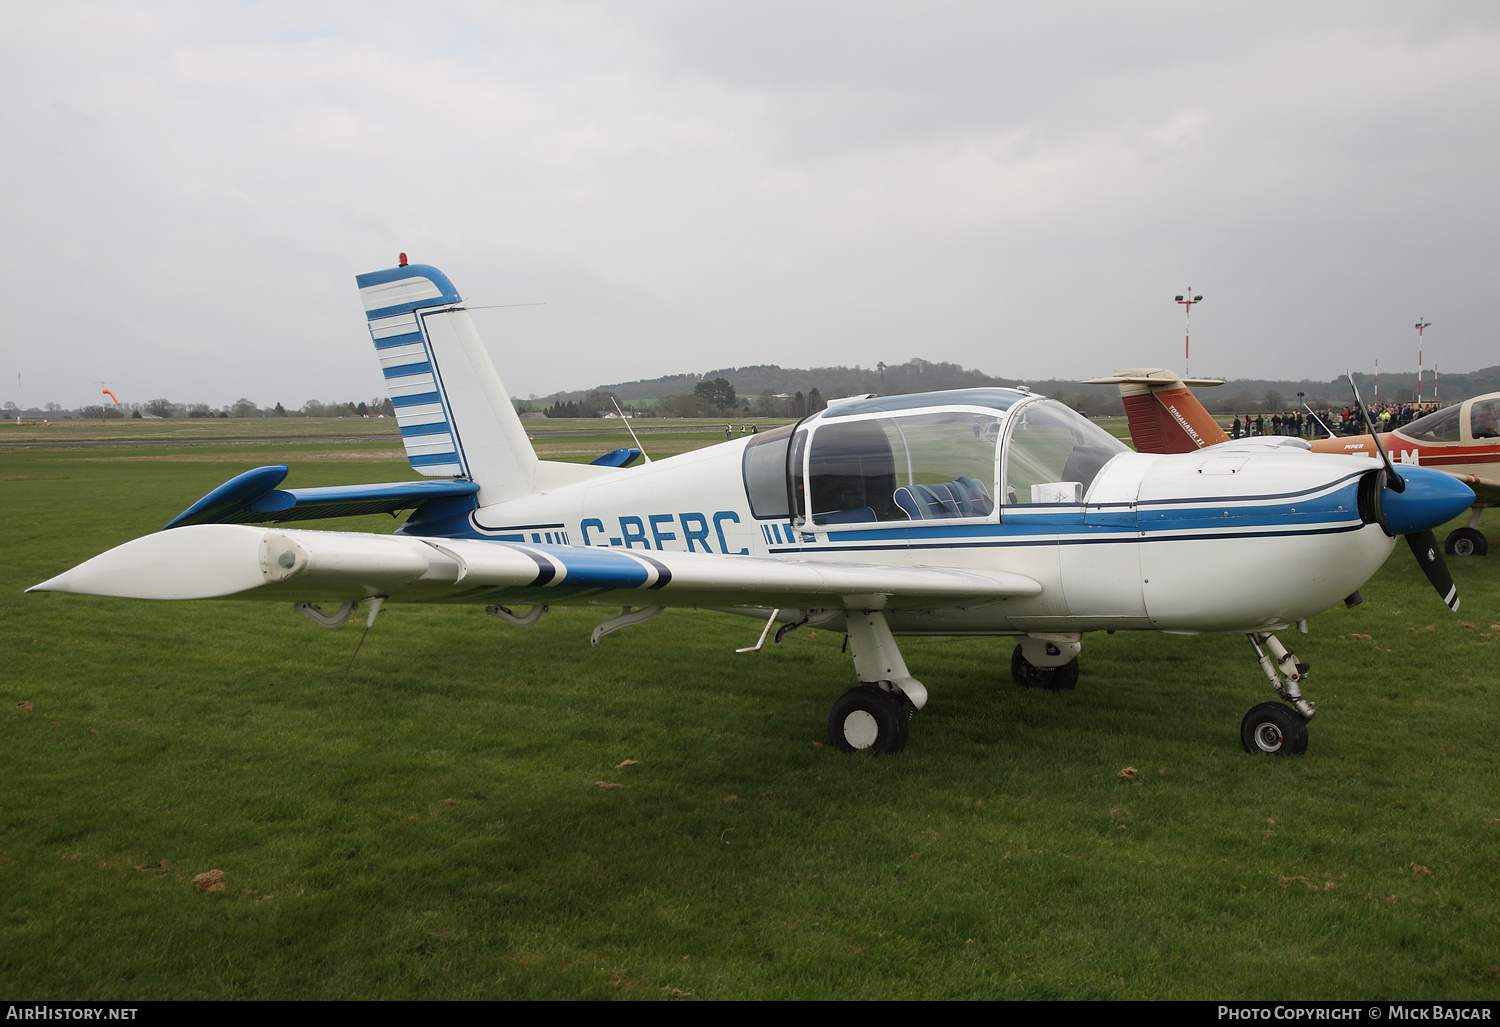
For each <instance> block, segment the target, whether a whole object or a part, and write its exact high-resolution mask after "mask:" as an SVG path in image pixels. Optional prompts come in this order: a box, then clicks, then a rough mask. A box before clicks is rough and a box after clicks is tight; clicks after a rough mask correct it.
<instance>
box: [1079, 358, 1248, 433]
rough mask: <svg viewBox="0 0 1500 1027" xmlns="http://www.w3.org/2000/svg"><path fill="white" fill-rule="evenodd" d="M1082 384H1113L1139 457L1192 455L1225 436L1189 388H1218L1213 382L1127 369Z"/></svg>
mask: <svg viewBox="0 0 1500 1027" xmlns="http://www.w3.org/2000/svg"><path fill="white" fill-rule="evenodd" d="M1084 384H1086V385H1118V386H1119V387H1120V398H1121V399H1122V400H1123V401H1124V402H1125V416H1126V417H1127V418H1129V420H1130V438H1131V441H1133V442H1134V443H1135V448H1136V450H1137V451H1139V452H1141V453H1191V452H1193V451H1195V450H1198V449H1202V448H1204V447H1205V446H1212V445H1215V444H1217V443H1220V442H1226V441H1228V439H1229V436H1228V435H1226V434H1224V429H1223V428H1221V427H1219V422H1218V421H1215V420H1214V418H1213V415H1212V414H1210V413H1209V412H1208V411H1207V410H1206V409H1205V408H1204V406H1203V404H1202V403H1200V402H1198V397H1197V396H1194V395H1193V393H1192V390H1190V389H1189V388H1188V386H1189V385H1200V386H1201V385H1223V384H1224V383H1223V382H1222V381H1219V380H1218V379H1215V378H1193V379H1190V380H1188V381H1184V380H1183V379H1181V378H1179V377H1177V375H1176V374H1174V373H1172V372H1171V371H1167V370H1163V369H1161V368H1152V367H1147V368H1128V369H1126V370H1121V371H1116V372H1115V373H1114V374H1113V375H1111V376H1110V377H1108V378H1091V379H1089V380H1088V381H1087V382H1085V383H1084Z"/></svg>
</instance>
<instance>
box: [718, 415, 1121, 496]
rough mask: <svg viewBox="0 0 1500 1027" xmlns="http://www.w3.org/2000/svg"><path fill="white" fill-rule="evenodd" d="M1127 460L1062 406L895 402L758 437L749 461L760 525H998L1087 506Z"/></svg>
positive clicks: (1116, 444)
mask: <svg viewBox="0 0 1500 1027" xmlns="http://www.w3.org/2000/svg"><path fill="white" fill-rule="evenodd" d="M788 436H790V438H788ZM1128 451H1129V450H1128V448H1127V447H1126V446H1125V445H1124V444H1123V443H1122V442H1120V441H1119V440H1118V439H1116V438H1115V437H1114V436H1112V435H1110V434H1109V433H1108V432H1106V431H1104V430H1103V429H1101V428H1099V427H1098V426H1097V425H1095V424H1093V423H1092V422H1091V421H1089V420H1088V419H1087V418H1085V417H1083V416H1082V415H1080V414H1078V413H1076V412H1074V411H1073V410H1071V409H1069V408H1068V407H1066V406H1064V405H1063V404H1061V403H1058V402H1055V401H1053V400H1049V399H1046V398H1044V397H1040V396H1031V395H1028V394H1027V393H1024V392H1019V391H1013V390H1010V389H965V390H959V391H954V392H945V393H927V394H923V395H916V396H885V397H878V398H874V399H860V400H850V401H846V402H842V403H839V404H837V405H835V406H832V407H830V408H829V409H827V410H825V411H823V412H821V413H819V414H816V415H814V416H812V417H809V418H807V419H806V420H804V421H803V422H801V424H799V425H797V426H796V430H795V432H794V433H793V432H792V430H791V429H790V428H787V429H777V430H776V431H773V432H767V433H766V434H765V435H762V436H760V437H759V438H758V439H756V440H755V441H754V442H752V443H751V444H750V445H749V446H747V447H746V450H745V461H744V472H745V487H746V491H747V493H748V494H749V497H750V504H751V509H752V511H753V512H754V514H755V516H756V517H757V518H758V519H765V518H785V517H791V518H793V519H794V520H796V521H798V522H799V523H802V524H813V525H825V524H860V523H879V522H889V521H927V520H948V519H958V518H981V519H991V520H993V519H994V518H995V517H996V516H1000V515H1001V514H1000V511H999V509H998V508H999V507H1003V506H1008V505H1035V504H1067V503H1074V504H1076V503H1081V502H1082V501H1083V497H1084V495H1085V494H1086V493H1087V492H1088V488H1089V485H1090V484H1092V483H1093V480H1094V477H1095V476H1096V475H1097V474H1098V473H1099V469H1100V468H1102V467H1103V466H1104V464H1105V463H1107V462H1108V461H1109V460H1110V459H1112V458H1113V457H1114V456H1116V455H1118V454H1120V453H1124V452H1128ZM997 497H998V500H997Z"/></svg>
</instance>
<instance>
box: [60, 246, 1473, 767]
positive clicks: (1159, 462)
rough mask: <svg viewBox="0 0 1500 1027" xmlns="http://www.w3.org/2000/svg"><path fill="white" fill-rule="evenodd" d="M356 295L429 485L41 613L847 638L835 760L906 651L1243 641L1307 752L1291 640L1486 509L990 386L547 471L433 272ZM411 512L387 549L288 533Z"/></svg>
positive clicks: (1332, 462)
mask: <svg viewBox="0 0 1500 1027" xmlns="http://www.w3.org/2000/svg"><path fill="white" fill-rule="evenodd" d="M357 281H358V284H359V290H360V296H361V298H362V300H363V302H364V307H365V310H366V315H367V319H368V322H369V329H370V336H371V339H372V341H373V344H374V348H375V353H376V356H377V357H378V359H379V360H380V363H381V366H382V368H383V371H384V376H385V380H386V382H387V385H388V387H389V391H390V396H391V402H392V405H393V406H394V408H395V411H396V418H397V423H398V425H399V427H400V430H401V436H402V440H403V442H404V444H405V447H406V452H407V455H408V458H409V460H410V463H411V466H412V467H413V469H414V470H416V471H417V472H419V473H420V474H422V475H424V476H427V477H429V478H433V479H435V480H429V481H410V482H394V483H384V484H372V485H358V486H340V487H332V488H300V489H281V488H279V487H278V486H279V485H280V484H281V482H282V480H283V479H284V478H285V477H286V474H287V468H286V467H285V466H281V465H278V466H274V467H262V468H257V469H255V470H251V471H247V472H246V473H244V474H242V475H240V476H238V477H236V478H234V479H232V480H230V481H228V482H226V483H225V484H223V485H221V486H220V487H218V488H217V489H215V490H214V491H212V492H210V493H209V494H208V495H206V496H204V497H203V498H202V499H200V500H199V501H198V502H196V503H194V504H193V505H192V506H191V507H189V508H188V509H187V510H185V511H184V512H183V513H182V514H180V515H179V516H178V517H177V518H175V519H174V520H173V521H172V522H171V523H170V524H168V525H167V526H166V528H165V529H164V530H162V531H160V532H157V533H155V534H152V535H148V536H145V537H143V538H140V539H136V540H134V541H132V542H128V543H126V544H124V545H122V546H119V547H116V548H115V549H111V550H109V551H108V552H105V553H103V554H101V555H99V556H96V557H94V558H93V559H91V560H88V561H86V562H84V563H82V564H80V565H79V566H77V567H74V568H73V569H71V570H68V571H65V572H63V573H61V574H59V575H57V576H56V577H54V578H52V579H50V580H48V581H45V582H42V583H41V584H39V585H36V586H34V587H33V588H32V589H31V591H53V592H75V593H84V594H92V595H106V596H124V597H131V598H139V599H177V600H185V599H206V598H230V599H254V600H276V601H285V602H291V603H294V604H296V607H297V609H299V610H301V611H302V612H304V613H306V614H307V615H308V616H310V617H312V618H313V619H314V620H316V621H318V622H319V623H321V624H324V625H327V626H336V625H338V624H340V623H343V622H344V621H345V620H346V619H347V618H348V617H349V616H350V615H351V614H353V613H354V611H355V610H356V609H358V608H360V607H363V609H364V610H365V616H366V623H367V624H368V625H373V623H374V621H375V617H376V615H377V614H378V612H379V610H380V608H381V606H382V605H383V604H384V603H386V602H437V603H482V604H485V605H486V606H487V608H488V610H489V612H491V613H493V614H494V615H495V616H497V617H499V618H501V619H503V620H505V621H507V622H509V623H512V624H516V625H518V626H525V625H528V624H531V623H534V622H535V620H536V619H537V618H538V617H539V616H541V615H542V614H543V613H544V612H545V611H546V608H547V605H548V604H561V603H590V604H596V605H600V606H617V607H621V608H622V612H621V614H620V615H619V616H616V617H614V618H612V619H610V620H608V621H605V622H604V623H602V624H600V625H599V627H598V628H596V629H595V631H594V635H593V641H594V644H596V645H597V644H598V642H599V639H600V638H601V637H602V636H603V635H604V634H606V633H608V632H609V631H612V630H615V629H618V628H621V627H626V626H629V625H632V624H638V623H640V622H642V621H645V620H647V619H648V618H650V617H651V616H653V615H655V614H656V613H657V612H659V611H660V610H661V609H662V608H663V607H667V606H679V607H695V608H702V609H711V610H720V611H727V612H734V613H740V614H746V615H750V616H754V617H757V618H760V619H761V620H763V621H764V622H765V630H763V631H762V633H761V641H762V642H764V640H765V638H766V635H767V634H768V633H769V631H770V630H771V628H772V627H773V626H775V625H777V624H779V625H780V628H779V630H778V631H777V637H778V640H779V638H780V637H781V636H782V635H784V634H785V633H786V632H788V631H792V630H796V629H798V628H801V627H803V626H808V625H812V626H818V627H821V628H824V629H826V630H831V631H839V632H843V633H845V634H846V635H847V638H848V643H849V649H850V650H851V652H852V655H853V663H854V671H855V674H856V676H857V679H858V682H859V683H858V685H857V686H856V687H854V688H852V689H850V690H849V691H847V692H845V693H844V694H843V695H842V696H841V697H839V698H838V700H837V701H836V702H835V703H834V704H833V709H832V712H831V714H830V716H829V720H828V732H829V737H830V740H831V741H832V743H833V744H834V745H836V746H838V747H839V748H841V749H845V750H850V751H852V750H861V749H864V750H872V751H876V752H897V751H900V750H901V749H902V748H904V746H905V745H906V742H907V735H908V725H909V721H910V719H911V717H912V715H913V714H914V713H915V712H916V711H917V710H920V709H921V708H922V707H923V706H925V705H926V703H927V701H928V692H927V689H926V687H925V686H924V685H923V684H922V683H921V682H920V681H918V680H916V679H915V678H914V677H913V676H912V675H911V673H910V672H909V670H908V669H907V666H906V663H905V661H904V660H903V659H902V655H901V651H900V648H899V646H898V643H897V641H896V639H897V637H898V636H909V635H990V636H1008V637H1013V638H1014V639H1015V640H1016V642H1017V644H1016V646H1015V648H1014V650H1013V652H1012V654H1011V672H1012V675H1013V676H1014V678H1015V679H1016V681H1017V682H1018V683H1021V684H1026V685H1035V686H1040V687H1044V688H1071V687H1073V685H1074V684H1075V683H1076V681H1077V678H1078V654H1079V652H1080V650H1081V648H1082V637H1083V635H1084V633H1086V632H1090V631H1124V630H1153V631H1166V632H1175V633H1185V634H1204V633H1243V634H1245V635H1246V636H1247V637H1248V638H1249V640H1250V643H1251V645H1252V647H1253V651H1254V653H1255V654H1256V657H1257V659H1258V660H1259V663H1260V665H1261V668H1262V670H1263V672H1264V673H1265V675H1266V677H1267V679H1268V680H1269V682H1270V685H1271V687H1272V688H1273V689H1274V690H1275V692H1276V695H1277V697H1278V700H1279V701H1273V702H1264V703H1261V704H1259V705H1257V706H1256V707H1254V708H1253V709H1252V710H1251V711H1250V712H1249V713H1248V714H1247V715H1246V716H1245V718H1244V720H1243V721H1242V723H1241V741H1242V743H1243V744H1244V746H1245V748H1246V749H1247V750H1249V751H1252V752H1255V751H1264V752H1271V753H1282V754H1291V753H1300V752H1302V751H1303V750H1304V749H1305V748H1306V745H1307V727H1306V722H1307V720H1308V719H1309V718H1310V717H1311V716H1312V715H1313V712H1314V705H1313V703H1312V702H1311V701H1309V700H1308V699H1307V698H1306V697H1304V696H1303V694H1302V691H1301V687H1300V682H1301V681H1302V680H1303V679H1304V677H1305V675H1306V673H1307V665H1306V664H1305V663H1302V662H1300V661H1298V659H1297V658H1296V656H1295V655H1294V654H1293V653H1291V652H1290V651H1288V650H1287V648H1286V647H1285V646H1284V645H1283V644H1282V643H1281V642H1280V641H1279V640H1278V639H1277V638H1276V636H1275V634H1274V632H1276V631H1279V630H1282V629H1285V628H1287V627H1290V626H1291V625H1293V624H1296V625H1298V626H1299V627H1301V628H1303V629H1304V630H1305V627H1306V625H1305V621H1306V619H1307V618H1309V617H1311V616H1312V615H1314V614H1316V613H1318V612H1320V611H1322V610H1324V609H1327V608H1328V607H1329V606H1331V605H1333V604H1335V603H1338V602H1340V601H1349V602H1354V601H1357V596H1358V590H1359V588H1360V586H1361V585H1363V584H1364V583H1365V582H1366V581H1367V580H1368V579H1369V578H1370V576H1371V575H1373V574H1374V573H1375V571H1376V570H1377V569H1378V568H1379V567H1380V566H1381V564H1382V563H1384V562H1385V559H1386V557H1387V556H1389V555H1390V552H1391V549H1392V547H1393V545H1394V539H1395V536H1397V535H1408V534H1413V533H1420V532H1423V531H1427V532H1429V533H1430V531H1431V528H1432V527H1433V526H1435V525H1438V524H1441V523H1443V522H1444V521H1446V520H1448V519H1449V518H1451V517H1453V516H1456V515H1457V514H1458V513H1459V512H1461V511H1462V510H1464V509H1466V508H1467V507H1468V506H1469V505H1470V504H1471V503H1472V502H1473V501H1474V496H1473V493H1472V492H1471V491H1470V490H1469V489H1468V488H1467V487H1465V486H1464V485H1463V484H1461V483H1459V482H1457V481H1455V480H1454V479H1453V478H1451V477H1449V476H1447V475H1444V474H1442V473H1441V472H1438V471H1434V470H1429V469H1426V468H1420V467H1417V468H1410V469H1407V470H1406V471H1403V476H1404V477H1405V479H1406V480H1405V483H1404V484H1405V488H1404V490H1402V491H1399V492H1398V491H1395V490H1393V489H1392V488H1390V487H1388V486H1387V481H1386V478H1385V472H1384V471H1383V470H1382V469H1372V467H1371V465H1370V461H1369V460H1367V459H1361V458H1355V457H1333V458H1329V457H1320V458H1316V459H1314V458H1310V455H1309V454H1307V453H1303V452H1281V451H1254V452H1219V451H1217V450H1212V451H1205V452H1202V453H1198V452H1194V453H1186V454H1174V455H1150V454H1140V453H1135V452H1132V451H1130V450H1129V449H1128V448H1127V447H1126V446H1125V445H1124V444H1122V443H1121V442H1119V441H1118V440H1116V439H1115V438H1114V437H1113V436H1111V435H1109V434H1108V433H1107V432H1105V431H1103V430H1102V429H1100V428H1099V427H1098V426H1096V425H1094V424H1093V423H1092V422H1090V421H1088V420H1087V419H1086V418H1084V417H1082V416H1081V415H1079V414H1077V413H1075V412H1074V411H1072V410H1070V409H1069V408H1068V407H1066V406H1064V405H1063V404H1061V403H1058V402H1055V401H1053V400H1050V399H1047V398H1045V397H1043V396H1037V395H1032V394H1030V393H1028V392H1026V391H1025V390H1012V389H999V388H991V389H965V390H957V391H950V392H937V393H927V394H922V395H903V396H883V397H859V398H854V399H848V400H840V401H836V402H834V403H832V404H830V405H829V406H828V408H827V409H826V410H822V411H820V412H818V413H815V414H812V415H810V416H808V417H806V418H804V419H802V420H801V421H799V422H798V423H797V424H795V425H788V426H786V427H783V428H779V429H776V430H774V431H768V432H765V433H762V434H760V435H756V436H750V437H747V438H741V439H737V440H733V441H728V442H724V443H721V444H719V445H715V446H711V447H709V448H706V449H702V450H698V451H696V452H692V453H686V454H683V455H681V456H676V457H672V458H670V459H664V460H660V461H655V462H649V461H648V462H647V463H645V464H642V465H638V466H634V467H629V466H610V465H609V464H610V463H619V462H620V461H619V460H618V459H617V460H613V461H608V462H607V463H605V464H571V463H561V462H554V461H546V460H540V459H538V458H537V455H536V453H535V451H534V450H533V448H532V446H531V443H530V442H529V441H528V438H527V435H526V432H525V430H524V428H523V427H522V424H521V421H520V419H519V418H518V417H517V415H516V413H515V410H514V408H513V406H512V405H511V402H510V398H509V396H508V394H507V393H506V391H505V388H504V386H503V385H502V384H501V381H500V378H499V376H498V375H497V374H496V372H495V369H494V366H493V364H492V363H491V361H490V358H489V356H488V354H487V352H486V351H485V348H484V346H483V344H482V342H481V340H480V338H479V336H478V333H477V332H476V331H475V328H474V325H473V323H472V321H471V319H470V316H469V313H468V311H467V310H466V309H465V307H464V305H463V300H462V299H461V297H460V296H459V294H458V292H457V290H455V289H454V287H453V285H452V283H451V282H450V281H449V280H448V278H447V277H446V276H445V275H443V273H442V272H440V271H438V270H437V269H436V268H433V267H428V266H424V265H408V264H407V263H406V260H405V255H403V256H402V260H401V263H400V265H399V266H398V267H394V268H389V269H387V270H384V271H376V272H373V273H370V274H364V275H360V276H358V279H357ZM408 509H409V510H413V511H414V512H413V513H412V515H411V517H410V518H409V519H408V520H407V521H406V522H405V523H404V524H402V525H401V527H399V528H398V529H397V530H396V532H395V533H394V534H391V535H375V534H366V533H352V532H333V531H316V530H306V529H303V528H288V527H285V526H284V525H287V524H289V523H293V522H301V521H308V520H315V519H319V518H326V517H338V516H348V515H354V514H367V513H373V512H380V511H388V512H395V511H398V510H408ZM1438 559H1439V560H1440V559H1441V558H1440V557H1439V558H1438ZM1267 567H1276V568H1278V572H1277V574H1275V575H1269V574H1266V573H1265V569H1266V568H1267ZM1206 569H1211V572H1208V573H1206ZM1449 599H1450V603H1451V605H1455V606H1456V602H1457V600H1456V595H1450V596H1449ZM318 604H323V605H322V606H320V605H318ZM523 606H529V607H530V608H529V610H528V611H527V612H526V613H525V614H521V613H518V612H516V610H515V609H514V608H515V607H523Z"/></svg>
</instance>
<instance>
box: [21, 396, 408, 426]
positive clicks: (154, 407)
mask: <svg viewBox="0 0 1500 1027" xmlns="http://www.w3.org/2000/svg"><path fill="white" fill-rule="evenodd" d="M4 411H5V414H6V416H7V417H10V418H14V417H16V416H18V415H21V410H20V409H19V408H18V407H17V406H16V404H15V403H13V402H12V403H6V404H5V406H4ZM24 416H26V417H46V418H51V419H53V420H63V419H66V418H80V417H81V418H84V419H85V420H98V419H100V418H103V419H104V420H107V421H108V420H123V419H125V418H146V417H163V418H207V417H226V418H227V417H380V416H384V417H394V416H395V410H394V409H393V408H392V406H391V401H390V399H388V398H381V399H372V400H368V401H366V402H350V403H322V402H319V401H318V400H315V399H310V400H308V401H307V402H306V403H304V404H302V406H301V407H299V408H297V409H296V410H288V409H286V407H284V406H282V405H281V404H280V403H277V404H276V405H275V406H273V407H259V406H257V405H256V404H255V403H253V402H252V401H250V400H248V399H244V398H241V399H239V400H236V401H235V402H233V403H231V404H229V405H228V406H223V407H211V406H209V405H208V404H207V403H174V402H173V401H172V400H170V399H152V400H147V401H146V402H145V403H123V404H121V405H119V406H115V405H114V404H107V405H103V406H101V405H100V404H98V403H93V404H88V405H85V406H81V407H75V408H73V409H71V410H69V409H65V408H64V407H63V406H62V405H61V404H58V403H47V404H46V405H44V406H43V407H41V408H40V409H38V408H35V407H33V408H31V409H29V410H27V411H26V412H25V414H24Z"/></svg>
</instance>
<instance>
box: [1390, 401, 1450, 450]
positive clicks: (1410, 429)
mask: <svg viewBox="0 0 1500 1027" xmlns="http://www.w3.org/2000/svg"><path fill="white" fill-rule="evenodd" d="M1462 409H1463V408H1462V407H1456V406H1453V407H1443V409H1441V410H1434V411H1433V412H1432V413H1430V414H1428V415H1426V416H1425V417H1419V418H1417V419H1416V420H1415V421H1413V422H1412V423H1411V424H1408V425H1407V426H1406V427H1405V428H1402V429H1401V434H1403V435H1405V436H1407V437H1408V438H1413V439H1416V440H1417V441H1419V442H1457V441H1458V440H1459V425H1460V424H1461V423H1462V422H1460V420H1459V417H1458V415H1459V411H1460V410H1462Z"/></svg>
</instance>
